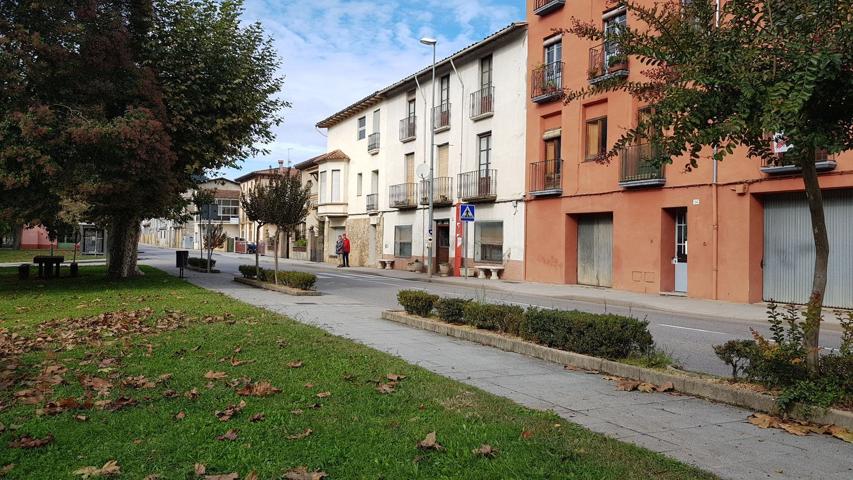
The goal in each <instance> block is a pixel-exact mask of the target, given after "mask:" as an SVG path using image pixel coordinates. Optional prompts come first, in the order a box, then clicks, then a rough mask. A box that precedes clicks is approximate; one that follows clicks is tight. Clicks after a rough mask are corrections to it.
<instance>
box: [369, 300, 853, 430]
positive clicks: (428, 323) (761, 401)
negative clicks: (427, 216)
mask: <svg viewBox="0 0 853 480" xmlns="http://www.w3.org/2000/svg"><path fill="white" fill-rule="evenodd" d="M382 318H383V319H384V320H390V321H393V322H397V323H402V324H404V325H408V326H410V327H414V328H419V329H421V330H427V331H431V332H434V333H439V334H442V335H447V336H449V337H455V338H459V339H462V340H467V341H470V342H475V343H479V344H481V345H486V346H490V347H495V348H498V349H501V350H505V351H507V352H514V353H520V354H522V355H527V356H530V357H535V358H539V359H541V360H545V361H548V362H553V363H559V364H562V365H570V366H572V367H576V368H581V369H584V370H594V371H598V372H602V373H606V374H609V375H616V376H619V377H625V378H630V379H633V380H638V381H641V382H648V383H653V384H655V385H662V384H665V383H670V382H671V383H672V385H673V387H674V389H675V390H676V391H678V392H681V393H685V394H688V395H693V396H696V397H701V398H705V399H707V400H712V401H715V402H720V403H726V404H729V405H734V406H737V407H743V408H748V409H750V410H755V411H759V412H765V413H771V414H777V413H778V408H777V407H776V397H775V396H773V395H769V394H765V393H758V392H752V391H749V390H743V389H739V388H735V387H733V386H731V385H727V384H724V383H716V382H712V381H709V380H707V379H704V378H699V377H692V376H688V375H687V374H677V373H671V372H662V371H658V370H652V369H650V368H644V367H638V366H635V365H628V364H625V363H619V362H614V361H612V360H606V359H603V358H598V357H592V356H589V355H583V354H580V353H574V352H567V351H564V350H557V349H555V348H550V347H545V346H542V345H538V344H535V343H531V342H528V341H525V340H522V339H520V338H515V337H509V336H505V335H499V334H497V333H494V332H490V331H487V330H480V329H475V328H472V327H469V326H460V325H452V324H449V323H444V322H439V321H436V320H432V319H429V318H424V317H418V316H415V315H409V314H407V313H404V312H400V311H392V310H386V311H384V312H382ZM799 410H801V409H799V408H795V409H794V411H793V413H790V414H789V416H791V417H794V418H797V419H799V420H807V421H811V422H815V423H819V424H826V425H830V424H835V425H838V426H840V427H844V428H847V429H853V413H851V412H846V411H843V410H837V409H834V408H830V409H826V410H824V411H820V409H816V410H817V411H816V412H815V414H814V415H812V416H811V417H806V416H804V415H801V414H800V413H799V412H798V411H799Z"/></svg>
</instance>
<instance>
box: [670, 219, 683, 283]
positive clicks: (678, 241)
mask: <svg viewBox="0 0 853 480" xmlns="http://www.w3.org/2000/svg"><path fill="white" fill-rule="evenodd" d="M672 264H673V265H675V291H676V292H680V293H687V209H686V208H679V209H676V210H675V256H674V257H672Z"/></svg>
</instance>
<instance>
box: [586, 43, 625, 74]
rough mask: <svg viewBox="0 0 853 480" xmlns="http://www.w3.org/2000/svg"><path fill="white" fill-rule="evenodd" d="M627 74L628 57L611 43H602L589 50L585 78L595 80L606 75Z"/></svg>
mask: <svg viewBox="0 0 853 480" xmlns="http://www.w3.org/2000/svg"><path fill="white" fill-rule="evenodd" d="M627 72H628V57H627V56H626V55H625V54H624V53H622V51H621V50H620V49H619V47H618V46H616V45H615V44H613V43H602V44H601V45H596V46H594V47H592V48H590V49H589V70H588V71H587V77H588V78H589V79H590V80H595V79H598V78H600V77H603V76H605V75H608V74H617V73H622V74H626V73H627Z"/></svg>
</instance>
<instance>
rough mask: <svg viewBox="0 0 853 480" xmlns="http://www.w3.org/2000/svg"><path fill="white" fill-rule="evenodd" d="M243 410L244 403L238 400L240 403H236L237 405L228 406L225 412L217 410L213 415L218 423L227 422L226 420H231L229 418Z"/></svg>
mask: <svg viewBox="0 0 853 480" xmlns="http://www.w3.org/2000/svg"><path fill="white" fill-rule="evenodd" d="M244 408H246V401H245V400H240V403H238V404H237V405H228V408H226V409H225V410H222V411H218V410H217V411H216V413H215V415H216V418H218V419H219V421H220V422H227V421H228V420H231V417H233V416H234V415H237V414H238V413H240V411H242V410H243V409H244Z"/></svg>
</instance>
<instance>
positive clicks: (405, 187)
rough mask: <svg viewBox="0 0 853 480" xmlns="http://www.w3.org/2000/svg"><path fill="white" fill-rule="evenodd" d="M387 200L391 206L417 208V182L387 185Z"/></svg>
mask: <svg viewBox="0 0 853 480" xmlns="http://www.w3.org/2000/svg"><path fill="white" fill-rule="evenodd" d="M388 193H389V196H388V200H389V202H388V203H389V204H390V205H391V207H392V208H417V206H418V184H417V183H401V184H399V185H391V186H390V187H388Z"/></svg>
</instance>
